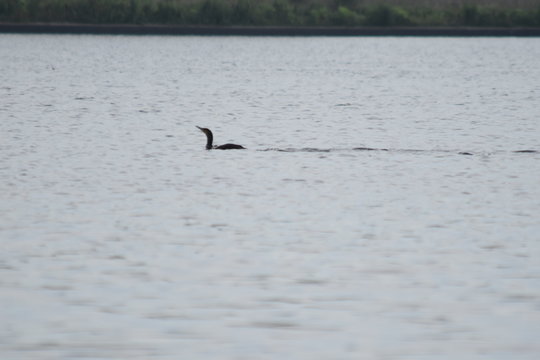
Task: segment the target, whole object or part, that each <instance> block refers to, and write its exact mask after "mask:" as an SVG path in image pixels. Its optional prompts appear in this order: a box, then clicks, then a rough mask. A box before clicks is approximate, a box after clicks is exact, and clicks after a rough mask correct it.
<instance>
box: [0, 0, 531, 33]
mask: <svg viewBox="0 0 540 360" xmlns="http://www.w3.org/2000/svg"><path fill="white" fill-rule="evenodd" d="M517 3H518V4H519V5H517V6H516V5H514V4H516V1H511V0H499V1H491V2H489V1H488V2H486V1H481V0H470V1H468V2H466V1H465V2H461V1H458V0H454V1H450V0H439V1H431V2H429V1H428V2H426V1H423V0H416V1H415V0H408V1H407V0H387V1H384V0H382V1H375V0H0V21H3V22H69V23H93V24H113V23H115V24H177V25H222V26H226V25H255V26H282V25H289V26H486V27H487V26H493V27H510V26H527V27H540V4H539V3H538V1H537V0H529V1H527V0H521V1H518V2H517Z"/></svg>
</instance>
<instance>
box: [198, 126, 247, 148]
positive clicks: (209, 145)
mask: <svg viewBox="0 0 540 360" xmlns="http://www.w3.org/2000/svg"><path fill="white" fill-rule="evenodd" d="M197 129H199V130H201V131H202V132H203V133H204V134H205V135H206V150H212V149H217V150H234V149H245V147H243V146H242V145H237V144H223V145H219V146H217V145H212V143H213V142H214V135H213V134H212V131H210V129H207V128H202V127H199V126H197Z"/></svg>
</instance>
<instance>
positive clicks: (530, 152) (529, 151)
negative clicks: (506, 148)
mask: <svg viewBox="0 0 540 360" xmlns="http://www.w3.org/2000/svg"><path fill="white" fill-rule="evenodd" d="M514 152H515V153H524V154H534V153H537V152H538V151H536V150H516V151H514Z"/></svg>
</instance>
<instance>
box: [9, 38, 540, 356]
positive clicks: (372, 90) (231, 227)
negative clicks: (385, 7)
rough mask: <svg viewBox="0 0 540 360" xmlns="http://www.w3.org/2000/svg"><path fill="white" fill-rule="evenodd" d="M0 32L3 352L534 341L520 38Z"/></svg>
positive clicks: (538, 145)
mask: <svg viewBox="0 0 540 360" xmlns="http://www.w3.org/2000/svg"><path fill="white" fill-rule="evenodd" d="M0 49H2V50H1V51H0V64H1V66H2V72H0V99H1V100H0V119H1V121H0V136H1V141H0V196H1V201H0V219H1V220H0V244H1V246H2V252H1V254H0V293H1V296H0V305H1V306H0V323H1V324H2V325H1V326H0V355H1V357H2V358H6V359H79V358H80V359H83V358H84V359H87V358H91V359H123V358H130V359H131V358H137V359H149V358H156V359H157V358H159V359H178V358H197V359H278V358H288V359H310V360H311V359H420V358H422V359H490V360H491V359H537V358H538V357H539V356H540V346H539V345H538V341H537V337H538V336H537V334H538V333H539V331H540V263H539V262H538V257H539V256H540V242H539V241H538V240H539V234H540V222H539V220H538V219H539V218H538V213H539V212H540V190H539V189H540V188H539V186H538V180H539V179H540V154H538V153H535V152H516V151H520V150H533V151H538V150H540V136H539V134H540V122H539V121H540V110H539V109H540V100H539V99H540V67H539V66H538V59H540V40H538V39H513V38H504V39H497V38H490V39H486V38H482V39H474V38H437V39H431V38H430V39H427V38H308V39H306V38H235V37H229V38H223V37H220V38H212V37H134V36H133V37H121V36H38V35H27V36H23V35H1V36H0ZM195 126H204V127H209V128H211V129H212V130H213V131H214V136H215V141H216V144H222V143H228V142H233V143H239V144H242V145H244V146H245V147H247V148H248V149H247V150H242V151H217V150H214V151H206V150H204V145H205V138H204V135H203V134H201V133H200V132H199V131H198V130H197V129H196V128H195Z"/></svg>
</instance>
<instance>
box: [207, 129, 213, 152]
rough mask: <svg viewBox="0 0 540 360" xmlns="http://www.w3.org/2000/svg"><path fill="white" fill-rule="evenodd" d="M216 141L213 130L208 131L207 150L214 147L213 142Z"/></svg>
mask: <svg viewBox="0 0 540 360" xmlns="http://www.w3.org/2000/svg"><path fill="white" fill-rule="evenodd" d="M213 142H214V137H213V136H212V133H211V132H207V133H206V150H210V149H211V148H212V143H213Z"/></svg>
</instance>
